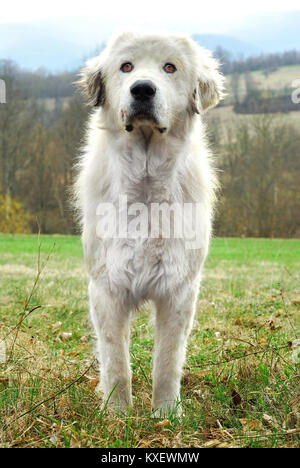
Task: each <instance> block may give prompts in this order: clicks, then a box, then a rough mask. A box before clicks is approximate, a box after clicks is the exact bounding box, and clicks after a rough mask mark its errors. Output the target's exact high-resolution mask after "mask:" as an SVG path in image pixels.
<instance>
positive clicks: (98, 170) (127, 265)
mask: <svg viewBox="0 0 300 468" xmlns="http://www.w3.org/2000/svg"><path fill="white" fill-rule="evenodd" d="M127 62H130V63H132V65H133V66H134V68H133V70H132V71H131V72H130V73H123V72H122V70H121V69H120V67H121V66H122V64H124V63H127ZM166 63H172V64H174V65H175V66H176V68H177V71H176V72H175V73H166V71H165V70H164V65H165V64H166ZM138 80H148V81H151V82H152V83H153V84H154V85H155V87H156V94H155V96H154V98H153V107H152V108H151V115H150V116H149V114H148V113H146V114H141V113H140V114H139V113H138V112H136V113H134V112H133V111H132V103H133V97H132V95H131V93H130V88H131V87H132V86H133V85H134V83H136V82H137V81H138ZM78 83H79V85H80V86H81V88H82V90H83V93H84V95H85V96H86V97H87V99H88V101H89V103H90V104H91V105H92V106H94V110H93V112H92V113H91V116H90V120H89V126H88V129H87V135H86V145H85V147H84V149H83V155H82V159H81V162H80V165H79V166H80V167H79V175H78V179H77V182H76V186H75V197H76V202H77V207H78V209H79V211H80V216H81V222H82V229H83V234H82V240H83V248H84V255H85V261H86V265H87V271H88V274H89V278H90V283H89V300H90V315H91V320H92V323H93V326H94V328H95V332H96V334H97V338H98V356H99V361H100V373H101V379H100V382H101V388H102V391H103V392H104V396H105V398H108V397H109V396H110V400H109V403H110V404H112V405H115V406H117V407H121V408H124V407H126V406H128V405H131V404H132V396H131V371H130V359H129V334H130V327H129V323H130V314H131V311H132V310H133V309H137V308H138V307H139V305H140V304H141V303H142V302H144V301H147V300H151V301H153V302H154V304H155V308H156V331H155V350H154V365H153V398H152V406H153V410H154V412H155V413H154V414H162V413H166V412H168V411H169V410H170V409H171V410H173V409H178V408H179V406H180V405H178V401H179V399H180V378H181V372H182V367H183V364H184V359H185V348H186V343H187V338H188V336H189V333H190V331H191V327H192V323H193V317H194V312H195V305H196V299H197V295H198V291H199V284H200V276H201V269H202V266H203V264H204V261H205V257H206V255H207V251H208V246H209V239H210V234H211V218H212V210H213V202H214V197H215V187H216V178H215V174H214V171H213V168H212V166H211V163H210V153H209V150H208V147H207V143H206V139H205V133H204V128H203V124H202V120H201V114H202V113H203V112H204V111H205V110H207V109H208V108H210V107H212V106H214V105H216V104H217V103H218V101H219V100H220V98H221V97H222V91H223V77H222V76H221V74H220V73H219V71H218V64H217V62H216V61H215V60H214V59H213V58H212V57H211V56H210V54H209V53H208V52H207V51H206V50H204V49H202V48H200V47H199V46H198V45H197V44H196V43H194V42H193V41H192V40H190V39H189V38H186V37H178V36H164V35H154V34H153V35H151V34H137V33H123V34H122V35H120V36H118V37H117V38H114V39H113V40H112V41H111V42H110V43H109V44H108V45H107V47H106V48H105V50H104V51H103V52H102V53H101V54H100V55H99V56H98V57H96V58H94V59H92V60H90V61H88V62H87V64H86V66H85V68H84V69H83V70H82V71H81V75H80V80H79V82H78ZM120 195H126V196H127V199H128V206H129V207H130V206H133V204H136V203H143V206H148V207H149V206H150V205H151V204H153V203H167V204H168V205H171V204H172V203H178V204H183V203H195V204H197V207H198V211H199V214H200V219H201V223H200V226H199V230H200V231H199V233H200V244H199V245H198V248H197V249H187V247H186V243H185V239H183V238H181V239H180V238H170V239H165V238H163V237H162V236H161V235H160V236H158V237H157V238H141V237H137V236H134V235H131V234H132V233H130V232H127V233H126V236H123V237H121V238H120V237H119V238H113V237H111V238H107V237H105V236H104V237H101V234H100V235H99V222H100V225H101V217H99V216H97V213H98V215H99V203H111V204H113V206H115V207H117V206H118V203H119V196H120ZM97 210H98V211H97ZM106 221H107V219H106ZM100 227H101V226H100ZM100 231H101V229H100ZM129 231H130V229H129ZM199 233H198V234H199ZM198 237H199V236H198ZM112 391H113V392H112ZM111 392H112V394H111Z"/></svg>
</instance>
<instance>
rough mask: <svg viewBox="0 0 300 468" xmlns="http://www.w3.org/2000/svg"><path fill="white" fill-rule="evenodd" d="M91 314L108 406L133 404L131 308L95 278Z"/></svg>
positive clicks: (119, 407) (90, 287) (90, 292)
mask: <svg viewBox="0 0 300 468" xmlns="http://www.w3.org/2000/svg"><path fill="white" fill-rule="evenodd" d="M89 298H90V315H91V320H92V323H93V325H94V329H95V332H96V335H97V339H98V342H97V350H98V357H99V361H100V388H101V389H102V391H103V393H104V398H105V402H107V401H108V404H109V406H113V407H115V408H117V409H121V410H124V409H126V407H128V406H130V405H131V404H132V399H131V370H130V360H129V335H130V327H129V322H130V310H129V308H127V307H126V306H125V304H122V303H121V302H120V301H119V300H118V299H117V298H116V297H112V296H111V295H110V294H109V293H108V292H107V291H105V290H104V289H103V288H102V287H99V286H98V285H97V284H96V283H95V282H94V281H91V282H90V285H89Z"/></svg>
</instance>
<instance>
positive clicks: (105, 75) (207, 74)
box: [78, 33, 223, 133]
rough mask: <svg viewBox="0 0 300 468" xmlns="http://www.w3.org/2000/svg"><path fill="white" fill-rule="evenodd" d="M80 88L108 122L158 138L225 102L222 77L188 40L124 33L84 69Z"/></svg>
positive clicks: (212, 64) (202, 51)
mask: <svg viewBox="0 0 300 468" xmlns="http://www.w3.org/2000/svg"><path fill="white" fill-rule="evenodd" d="M78 84H79V85H81V86H82V88H83V91H84V94H85V95H86V97H87V98H88V100H89V103H90V104H91V105H93V106H103V107H104V109H105V111H106V114H107V116H109V117H110V122H111V124H113V125H116V126H117V127H119V128H120V127H121V128H123V129H125V130H127V131H132V130H134V129H135V128H136V127H138V126H140V125H150V126H152V127H153V128H157V129H158V130H159V131H160V132H161V133H164V132H165V131H168V130H170V129H171V128H172V127H173V126H174V125H176V123H178V122H180V121H183V120H184V119H186V118H187V115H192V114H194V113H199V114H200V113H202V112H204V111H205V110H207V109H208V108H210V107H212V106H215V105H216V104H217V103H218V102H219V100H220V99H221V98H222V96H223V76H222V75H221V74H220V72H219V71H218V63H217V61H216V60H214V59H213V58H212V57H211V55H210V53H209V52H208V51H206V50H205V49H203V48H201V47H199V46H198V45H197V44H196V43H195V42H194V41H192V40H191V39H188V38H186V37H179V36H163V35H152V34H138V33H123V34H121V35H119V36H118V37H117V38H115V39H114V40H112V41H111V42H110V43H109V44H108V45H107V47H106V48H105V49H104V50H103V52H102V53H101V54H100V55H99V56H98V57H95V58H93V59H91V60H89V61H88V62H87V63H86V66H85V67H84V68H83V69H82V70H81V77H80V80H79V81H78Z"/></svg>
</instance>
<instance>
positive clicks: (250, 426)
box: [240, 419, 262, 431]
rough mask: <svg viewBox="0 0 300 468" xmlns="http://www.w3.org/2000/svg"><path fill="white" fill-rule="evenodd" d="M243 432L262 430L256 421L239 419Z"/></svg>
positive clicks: (259, 423)
mask: <svg viewBox="0 0 300 468" xmlns="http://www.w3.org/2000/svg"><path fill="white" fill-rule="evenodd" d="M240 423H241V425H242V426H243V430H244V431H258V430H259V429H262V424H261V422H260V421H258V420H257V419H240Z"/></svg>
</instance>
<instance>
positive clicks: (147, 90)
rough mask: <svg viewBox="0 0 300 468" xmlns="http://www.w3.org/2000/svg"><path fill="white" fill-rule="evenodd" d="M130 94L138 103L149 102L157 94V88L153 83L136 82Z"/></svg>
mask: <svg viewBox="0 0 300 468" xmlns="http://www.w3.org/2000/svg"><path fill="white" fill-rule="evenodd" d="M130 92H131V94H132V96H133V97H134V99H136V100H137V101H149V100H150V99H151V98H153V96H154V95H155V93H156V87H155V86H154V84H153V83H152V82H151V81H142V80H140V81H136V82H135V83H133V85H132V86H131V88H130Z"/></svg>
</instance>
